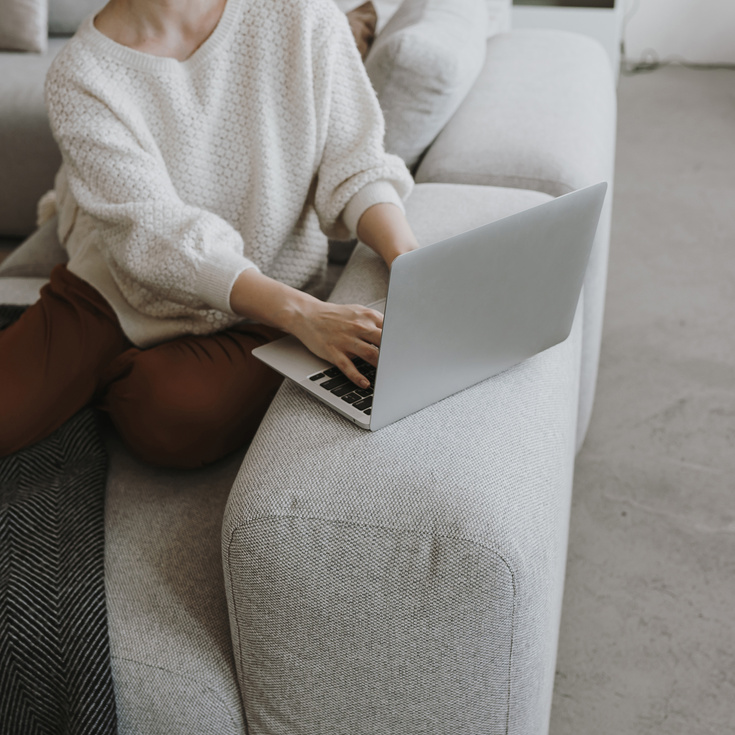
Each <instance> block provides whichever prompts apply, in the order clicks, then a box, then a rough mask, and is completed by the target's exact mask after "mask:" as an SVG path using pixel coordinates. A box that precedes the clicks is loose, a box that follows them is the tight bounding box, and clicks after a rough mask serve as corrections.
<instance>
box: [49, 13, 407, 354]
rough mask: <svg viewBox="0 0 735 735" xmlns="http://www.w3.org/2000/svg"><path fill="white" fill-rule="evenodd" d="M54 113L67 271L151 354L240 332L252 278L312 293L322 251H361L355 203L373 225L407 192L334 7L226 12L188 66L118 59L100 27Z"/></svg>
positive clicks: (53, 83) (74, 44)
mask: <svg viewBox="0 0 735 735" xmlns="http://www.w3.org/2000/svg"><path fill="white" fill-rule="evenodd" d="M46 101H47V106H48V110H49V117H50V121H51V127H52V131H53V133H54V137H55V138H56V140H57V142H58V143H59V146H60V148H61V151H62V156H63V160H64V165H63V167H62V171H61V172H60V175H59V176H58V177H57V195H58V199H59V210H60V218H59V235H60V238H61V240H62V242H63V243H64V245H65V247H66V249H67V251H68V252H69V256H70V263H69V269H70V270H71V271H72V272H74V273H76V274H77V275H78V276H80V277H81V278H83V279H84V280H86V281H88V282H89V283H90V284H91V285H92V286H94V287H95V288H97V290H98V291H100V293H102V295H103V296H104V297H105V298H106V299H107V300H108V301H109V302H110V304H111V305H112V306H113V308H114V309H115V311H116V313H117V314H118V317H119V318H120V321H121V324H122V327H123V329H124V331H125V333H126V334H127V336H128V337H129V338H130V339H131V340H132V341H133V342H135V343H136V344H139V345H142V346H146V345H149V344H153V343H155V342H158V341H161V340H163V339H168V338H171V337H175V336H178V335H180V334H185V333H192V334H205V333H211V332H214V331H217V330H219V329H223V328H226V327H228V326H231V325H232V324H234V323H236V322H237V321H239V320H240V317H238V316H236V315H235V314H234V313H233V312H232V311H231V310H230V303H229V298H230V292H231V290H232V285H233V283H234V281H235V279H236V278H237V276H238V275H239V273H241V272H242V271H243V270H245V269H247V268H250V267H257V268H259V269H260V270H261V271H262V272H263V273H265V274H266V275H268V276H271V277H272V278H275V279H277V280H279V281H281V282H283V283H286V284H288V285H290V286H293V287H296V288H301V289H305V290H309V291H311V292H315V291H316V290H317V289H318V287H319V285H320V283H321V280H322V277H323V273H324V269H325V266H326V253H327V236H328V237H331V238H335V239H348V238H349V237H350V236H351V235H352V234H354V233H353V232H351V231H350V226H348V224H346V223H345V221H344V220H343V218H342V213H343V210H344V209H345V207H346V205H347V204H348V203H349V202H350V201H351V200H352V198H353V197H355V196H356V195H357V194H361V196H360V200H359V201H360V203H361V207H362V211H364V209H365V208H367V206H371V205H372V204H375V203H377V202H379V201H393V202H395V203H398V204H400V202H401V199H405V198H406V197H407V196H408V193H409V192H410V189H411V183H412V182H411V178H410V175H409V173H408V171H407V170H406V168H405V166H404V164H403V162H402V161H401V160H400V159H398V158H397V157H394V156H392V155H388V154H386V153H385V151H384V149H383V133H384V124H383V119H382V115H381V112H380V108H379V106H378V103H377V100H376V98H375V95H374V93H373V91H372V88H371V86H370V82H369V80H368V78H367V76H366V74H365V71H364V68H363V66H362V63H361V60H360V56H359V53H358V51H357V48H356V46H355V43H354V41H353V38H352V35H351V33H350V30H349V26H348V23H347V20H346V18H345V17H344V15H343V14H342V13H340V12H339V10H338V9H337V8H336V6H335V5H334V3H333V2H331V0H269V2H267V3H256V2H253V1H252V0H229V2H228V3H227V5H226V7H225V11H224V13H223V16H222V18H221V19H220V22H219V24H218V26H217V28H216V29H215V31H214V32H213V33H212V35H211V36H210V37H209V38H208V39H207V40H206V41H205V43H204V44H203V45H202V46H201V47H200V48H199V49H198V50H197V51H196V52H195V53H194V54H193V55H192V56H191V57H190V58H189V59H187V60H186V61H184V62H179V61H177V60H175V59H171V58H164V57H156V56H152V55H150V54H145V53H141V52H138V51H135V50H133V49H130V48H128V47H125V46H122V45H120V44H117V43H116V42H114V41H112V40H111V39H109V38H108V37H107V36H105V35H103V34H102V33H100V32H99V31H98V30H97V29H96V28H95V27H94V25H93V22H92V18H91V17H89V18H87V20H86V21H85V22H84V23H83V24H82V26H81V28H80V30H79V31H78V33H77V34H76V36H75V37H74V38H73V39H72V40H71V41H70V42H69V44H68V45H67V46H66V47H65V48H64V50H63V51H62V52H61V53H60V54H59V56H58V57H57V59H56V60H55V62H54V64H53V65H52V68H51V70H50V71H49V75H48V78H47V82H46ZM352 210H354V207H353V208H352ZM360 214H361V212H357V213H355V212H354V211H351V215H352V216H351V217H350V223H349V224H350V225H352V227H353V228H354V226H355V225H356V222H357V219H359V215H360Z"/></svg>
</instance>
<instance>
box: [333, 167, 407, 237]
mask: <svg viewBox="0 0 735 735" xmlns="http://www.w3.org/2000/svg"><path fill="white" fill-rule="evenodd" d="M374 204H395V205H396V206H397V207H398V208H399V209H400V210H401V211H402V212H403V213H404V214H405V212H406V209H405V208H404V206H403V200H402V199H401V197H400V195H399V194H398V192H397V191H396V188H395V187H394V186H393V184H391V183H390V182H388V181H373V182H372V183H371V184H367V185H366V186H363V187H362V189H360V191H358V192H357V194H355V196H353V197H352V199H350V201H349V202H347V206H346V207H345V208H344V210H342V221H343V222H344V223H345V225H346V226H347V229H348V230H349V231H350V236H351V237H352V238H353V239H354V238H356V237H357V224H358V222H359V221H360V217H362V215H363V214H364V213H365V211H366V210H367V209H369V208H370V207H372V206H373V205H374Z"/></svg>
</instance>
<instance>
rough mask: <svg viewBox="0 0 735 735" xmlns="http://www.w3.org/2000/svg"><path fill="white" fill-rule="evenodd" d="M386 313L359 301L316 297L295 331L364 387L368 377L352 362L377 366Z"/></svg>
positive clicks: (299, 317)
mask: <svg viewBox="0 0 735 735" xmlns="http://www.w3.org/2000/svg"><path fill="white" fill-rule="evenodd" d="M382 329H383V315H382V314H381V313H380V312H378V311H374V310H373V309H368V308H367V307H366V306H360V305H358V304H349V305H342V304H328V303H325V302H323V301H319V300H317V299H314V301H313V302H312V303H310V304H308V305H307V307H306V309H304V310H302V311H300V312H299V314H298V315H297V316H296V317H295V319H294V320H293V321H292V323H291V329H290V331H291V334H293V335H294V336H295V337H297V338H298V339H299V340H300V341H301V342H302V343H303V344H304V345H306V347H308V348H309V350H311V351H312V352H313V353H314V354H315V355H318V356H319V357H321V358H323V359H324V360H328V361H329V362H331V363H332V364H333V365H336V366H337V367H338V368H339V369H340V370H341V371H342V372H343V373H344V374H345V375H346V376H347V377H348V378H349V379H350V380H351V381H352V382H353V383H355V384H356V385H359V386H360V387H361V388H367V387H368V386H369V385H370V382H369V381H368V379H367V378H366V377H365V376H364V375H362V373H360V371H359V370H358V369H357V368H356V367H355V365H354V364H353V363H352V358H353V357H361V358H362V359H363V360H365V362H368V363H370V364H371V365H372V366H373V367H377V364H378V354H379V347H380V336H381V333H382Z"/></svg>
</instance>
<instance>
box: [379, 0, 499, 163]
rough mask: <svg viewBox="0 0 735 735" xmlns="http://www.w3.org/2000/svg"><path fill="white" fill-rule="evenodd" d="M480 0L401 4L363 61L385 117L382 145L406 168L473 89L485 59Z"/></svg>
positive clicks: (417, 0) (484, 20) (483, 13)
mask: <svg viewBox="0 0 735 735" xmlns="http://www.w3.org/2000/svg"><path fill="white" fill-rule="evenodd" d="M487 20H488V19H487V8H486V6H485V4H484V0H414V1H412V2H410V3H404V4H403V5H401V7H400V8H399V9H398V11H397V12H396V13H395V14H394V15H393V17H392V18H391V19H390V21H389V22H388V23H387V25H386V26H385V28H383V30H382V31H381V33H380V34H379V35H378V37H377V38H376V40H375V42H374V44H373V48H372V49H371V51H370V53H369V54H368V57H367V59H366V60H365V69H366V70H367V73H368V76H369V77H370V81H371V82H372V83H373V87H374V88H375V91H376V93H377V95H378V100H379V101H380V107H381V109H382V110H383V115H384V116H385V146H386V150H388V151H389V152H390V153H395V154H397V155H399V156H400V157H401V158H403V160H404V161H405V162H406V164H407V165H408V166H409V167H412V166H414V165H415V164H416V162H417V161H418V160H419V158H420V156H421V154H422V153H423V151H424V150H425V149H426V147H427V146H428V145H429V144H430V143H431V142H432V140H434V138H435V137H436V136H437V134H438V133H439V131H440V130H441V129H442V128H443V127H444V125H445V124H446V122H447V120H449V118H450V117H451V116H452V114H453V113H454V112H455V110H456V109H457V108H458V107H459V105H460V103H461V102H462V100H463V99H464V97H465V95H466V94H467V92H468V91H469V89H470V88H471V87H472V84H473V83H474V81H475V79H476V78H477V75H478V74H479V72H480V69H481V68H482V63H483V61H484V58H485V38H486V31H487Z"/></svg>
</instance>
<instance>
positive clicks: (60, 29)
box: [48, 0, 105, 35]
mask: <svg viewBox="0 0 735 735" xmlns="http://www.w3.org/2000/svg"><path fill="white" fill-rule="evenodd" d="M104 5H105V0H49V3H48V32H49V33H51V34H52V35H70V34H72V33H76V30H77V28H79V26H80V24H81V22H82V21H83V20H84V19H85V18H86V17H87V16H88V15H91V14H92V13H95V12H97V11H98V10H101V9H102V7H103V6H104Z"/></svg>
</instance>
